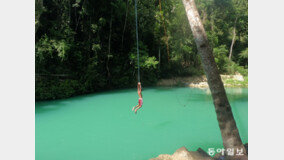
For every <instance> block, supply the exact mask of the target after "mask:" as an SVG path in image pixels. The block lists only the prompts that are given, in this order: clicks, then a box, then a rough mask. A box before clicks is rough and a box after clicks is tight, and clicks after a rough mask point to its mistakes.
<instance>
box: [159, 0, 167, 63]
mask: <svg viewBox="0 0 284 160" xmlns="http://www.w3.org/2000/svg"><path fill="white" fill-rule="evenodd" d="M159 6H160V14H161V21H162V22H163V28H164V34H165V38H166V39H165V42H166V47H167V55H168V62H169V61H170V47H169V37H168V35H167V28H166V24H165V20H164V16H163V12H162V3H161V0H159Z"/></svg>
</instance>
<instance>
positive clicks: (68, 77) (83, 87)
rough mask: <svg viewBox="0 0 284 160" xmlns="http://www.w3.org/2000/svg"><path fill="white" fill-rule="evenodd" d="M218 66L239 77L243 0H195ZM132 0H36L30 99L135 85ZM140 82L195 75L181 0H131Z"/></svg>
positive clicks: (244, 37) (244, 32) (196, 63)
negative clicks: (33, 88)
mask: <svg viewBox="0 0 284 160" xmlns="http://www.w3.org/2000/svg"><path fill="white" fill-rule="evenodd" d="M196 4H197V8H198V9H199V13H200V16H201V18H202V22H203V24H204V27H205V30H206V32H207V36H208V39H209V41H210V45H211V46H212V47H213V52H214V56H215V61H216V62H217V65H218V68H219V70H220V72H222V73H225V74H226V73H227V74H234V73H235V72H239V73H241V74H243V75H247V65H248V63H247V59H248V25H247V24H248V10H247V9H248V8H247V7H248V2H247V0H196ZM134 16H135V14H134V0H109V1H106V0H96V1H92V0H36V22H35V25H36V26H35V27H36V31H35V32H36V37H35V39H36V48H35V57H36V100H47V99H56V98H66V97H70V96H73V95H78V94H84V93H91V92H94V91H99V90H105V89H112V88H123V87H133V86H135V85H136V83H137V65H136V64H137V59H136V58H137V57H136V46H135V45H136V41H135V17H134ZM138 23H139V48H140V65H141V71H140V72H141V81H142V83H143V85H144V86H145V85H155V82H156V81H157V80H158V79H160V78H170V77H177V76H192V75H199V74H203V69H202V67H201V63H200V59H199V56H198V55H197V48H196V45H195V42H194V39H193V36H192V34H191V31H190V27H189V24H188V21H187V17H186V14H185V10H184V6H183V4H182V1H181V0H167V1H161V0H155V1H153V0H138Z"/></svg>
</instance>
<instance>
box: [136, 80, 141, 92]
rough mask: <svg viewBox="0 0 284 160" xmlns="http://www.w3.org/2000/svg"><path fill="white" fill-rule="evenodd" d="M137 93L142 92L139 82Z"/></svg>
mask: <svg viewBox="0 0 284 160" xmlns="http://www.w3.org/2000/svg"><path fill="white" fill-rule="evenodd" d="M137 92H141V83H140V82H138V85H137Z"/></svg>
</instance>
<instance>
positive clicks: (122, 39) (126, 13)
mask: <svg viewBox="0 0 284 160" xmlns="http://www.w3.org/2000/svg"><path fill="white" fill-rule="evenodd" d="M127 15H128V0H126V11H125V19H124V26H123V31H122V38H121V46H122V49H123V41H124V33H125V29H126V22H127Z"/></svg>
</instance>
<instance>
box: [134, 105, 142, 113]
mask: <svg viewBox="0 0 284 160" xmlns="http://www.w3.org/2000/svg"><path fill="white" fill-rule="evenodd" d="M141 107H142V106H139V107H137V108H136V109H135V114H136V113H137V111H138V109H140V108H141Z"/></svg>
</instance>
